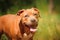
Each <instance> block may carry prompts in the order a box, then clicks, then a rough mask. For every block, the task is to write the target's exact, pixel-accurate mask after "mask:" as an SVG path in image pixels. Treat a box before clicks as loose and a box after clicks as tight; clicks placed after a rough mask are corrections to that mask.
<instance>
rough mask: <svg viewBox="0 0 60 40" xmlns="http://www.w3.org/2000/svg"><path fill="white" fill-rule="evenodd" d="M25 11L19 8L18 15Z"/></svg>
mask: <svg viewBox="0 0 60 40" xmlns="http://www.w3.org/2000/svg"><path fill="white" fill-rule="evenodd" d="M24 11H25V9H22V10H19V11H18V12H17V15H18V16H20V14H21V13H23V12H24Z"/></svg>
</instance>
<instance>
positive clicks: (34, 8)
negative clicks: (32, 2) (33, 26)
mask: <svg viewBox="0 0 60 40" xmlns="http://www.w3.org/2000/svg"><path fill="white" fill-rule="evenodd" d="M32 9H34V10H35V11H37V12H38V13H39V17H41V16H40V12H39V10H38V9H37V8H32Z"/></svg>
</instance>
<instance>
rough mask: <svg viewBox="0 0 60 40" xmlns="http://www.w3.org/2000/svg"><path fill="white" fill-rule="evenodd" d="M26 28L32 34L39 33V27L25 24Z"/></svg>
mask: <svg viewBox="0 0 60 40" xmlns="http://www.w3.org/2000/svg"><path fill="white" fill-rule="evenodd" d="M25 26H26V27H28V28H29V30H30V32H36V31H37V28H36V26H37V25H26V24H25Z"/></svg>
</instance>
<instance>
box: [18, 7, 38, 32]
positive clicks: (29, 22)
mask: <svg viewBox="0 0 60 40" xmlns="http://www.w3.org/2000/svg"><path fill="white" fill-rule="evenodd" d="M17 15H19V16H20V17H21V21H22V24H23V25H24V26H26V27H28V28H29V29H30V31H32V32H35V31H36V30H37V29H36V27H37V25H38V18H39V10H38V9H36V8H31V9H26V10H24V9H23V10H20V11H18V13H17Z"/></svg>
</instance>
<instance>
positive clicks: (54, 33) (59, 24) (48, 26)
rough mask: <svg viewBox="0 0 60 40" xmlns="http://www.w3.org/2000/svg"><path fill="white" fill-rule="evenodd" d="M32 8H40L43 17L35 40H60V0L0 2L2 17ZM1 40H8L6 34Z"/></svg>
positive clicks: (11, 0)
mask: <svg viewBox="0 0 60 40" xmlns="http://www.w3.org/2000/svg"><path fill="white" fill-rule="evenodd" d="M32 7H35V8H38V9H39V11H40V16H41V18H39V23H38V24H39V25H38V27H37V29H38V30H37V32H36V33H35V35H34V38H33V39H34V40H60V0H0V16H1V15H5V14H16V13H17V11H18V10H21V9H27V8H32ZM1 39H2V40H8V38H7V36H6V35H5V34H3V35H2V37H1Z"/></svg>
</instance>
